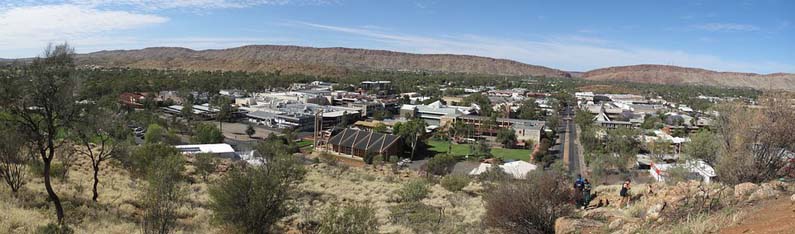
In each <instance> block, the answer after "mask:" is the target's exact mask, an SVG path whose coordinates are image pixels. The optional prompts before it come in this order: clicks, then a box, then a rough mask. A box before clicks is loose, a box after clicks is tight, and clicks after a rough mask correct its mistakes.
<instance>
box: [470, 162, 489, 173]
mask: <svg viewBox="0 0 795 234" xmlns="http://www.w3.org/2000/svg"><path fill="white" fill-rule="evenodd" d="M489 168H491V164H488V163H480V165H478V168H475V169H472V171H470V172H469V175H480V174H481V173H484V172H486V171H488V170H489Z"/></svg>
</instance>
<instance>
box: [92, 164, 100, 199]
mask: <svg viewBox="0 0 795 234" xmlns="http://www.w3.org/2000/svg"><path fill="white" fill-rule="evenodd" d="M98 184H99V162H97V164H96V165H94V190H92V191H93V192H94V196H92V197H91V200H92V201H94V202H97V198H99V193H98V192H97V185H98Z"/></svg>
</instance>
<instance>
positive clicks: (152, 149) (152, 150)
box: [128, 144, 181, 175]
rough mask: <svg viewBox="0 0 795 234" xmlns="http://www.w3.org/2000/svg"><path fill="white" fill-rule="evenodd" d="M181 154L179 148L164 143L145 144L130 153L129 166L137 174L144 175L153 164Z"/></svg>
mask: <svg viewBox="0 0 795 234" xmlns="http://www.w3.org/2000/svg"><path fill="white" fill-rule="evenodd" d="M173 155H178V156H181V155H180V153H179V150H177V149H176V148H174V147H172V146H169V145H164V144H144V145H143V146H140V147H138V148H136V149H135V150H134V151H133V152H132V154H130V159H129V161H130V162H129V163H130V165H128V166H129V168H130V169H131V171H132V172H133V174H136V175H144V174H145V173H146V170H147V169H148V168H149V167H150V166H151V164H152V163H153V162H155V161H157V160H158V159H162V158H166V157H169V156H173Z"/></svg>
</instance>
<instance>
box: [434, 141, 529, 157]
mask: <svg viewBox="0 0 795 234" xmlns="http://www.w3.org/2000/svg"><path fill="white" fill-rule="evenodd" d="M449 144H450V143H449V142H447V141H438V140H428V145H429V146H430V149H429V150H430V151H436V152H437V154H445V153H447V146H448V145H449ZM468 153H469V145H467V144H453V149H452V153H451V154H452V155H458V156H464V155H467V154H468ZM491 154H492V155H494V157H497V158H502V159H503V160H507V159H514V160H528V159H530V150H527V149H503V148H492V149H491Z"/></svg>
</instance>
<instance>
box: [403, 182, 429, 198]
mask: <svg viewBox="0 0 795 234" xmlns="http://www.w3.org/2000/svg"><path fill="white" fill-rule="evenodd" d="M429 192H430V190H429V189H428V182H426V181H425V180H413V181H410V182H408V183H406V184H404V185H403V188H401V189H400V190H399V191H398V196H399V197H400V201H401V202H417V201H420V200H422V199H423V198H425V197H426V196H428V193H429Z"/></svg>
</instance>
